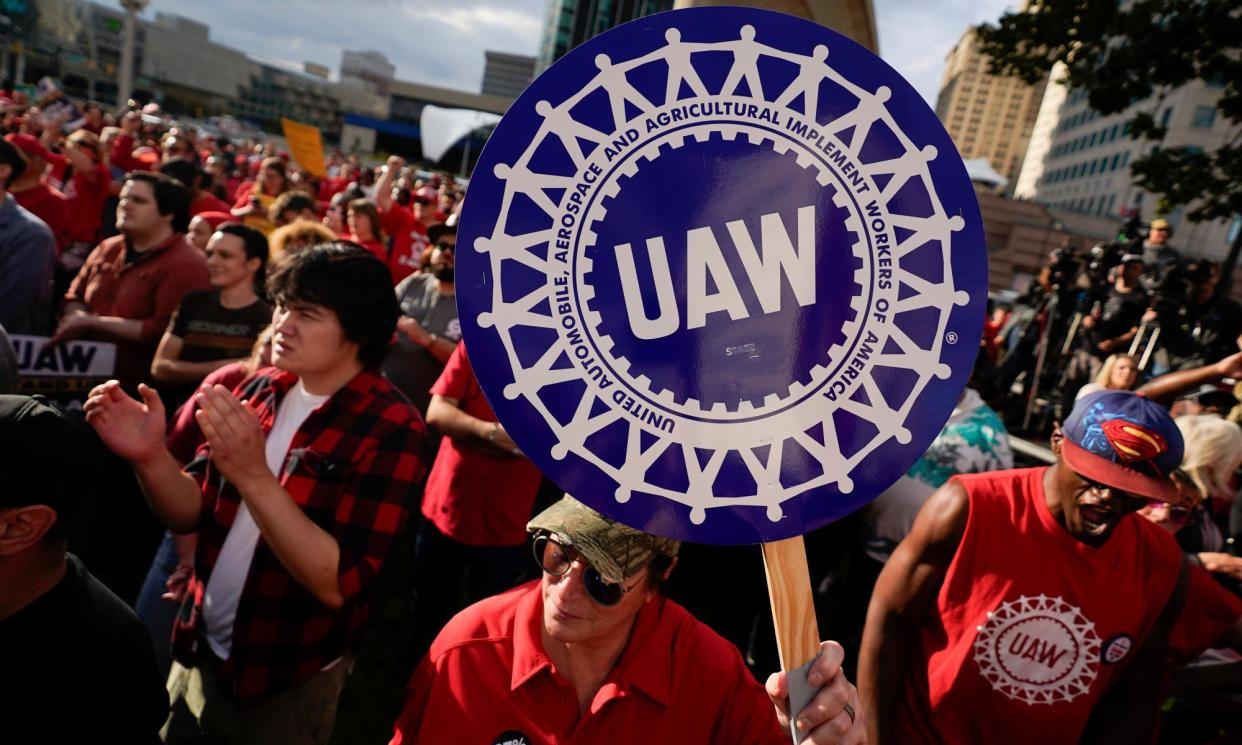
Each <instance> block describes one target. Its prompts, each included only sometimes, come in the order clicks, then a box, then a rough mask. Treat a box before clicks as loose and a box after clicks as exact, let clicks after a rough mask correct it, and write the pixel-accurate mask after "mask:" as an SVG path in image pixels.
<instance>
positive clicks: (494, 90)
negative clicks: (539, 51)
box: [480, 49, 535, 98]
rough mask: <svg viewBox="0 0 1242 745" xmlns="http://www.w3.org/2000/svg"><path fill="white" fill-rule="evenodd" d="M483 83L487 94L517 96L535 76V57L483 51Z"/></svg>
mask: <svg viewBox="0 0 1242 745" xmlns="http://www.w3.org/2000/svg"><path fill="white" fill-rule="evenodd" d="M483 60H484V61H483V84H482V85H481V86H480V89H481V91H482V93H483V95H485V96H505V97H507V98H517V97H518V96H520V95H521V94H522V91H524V90H526V86H527V85H529V84H530V81H531V80H533V79H534V77H535V58H534V57H526V56H523V55H520V54H505V53H503V52H493V51H491V50H490V49H489V50H487V51H486V52H484V53H483Z"/></svg>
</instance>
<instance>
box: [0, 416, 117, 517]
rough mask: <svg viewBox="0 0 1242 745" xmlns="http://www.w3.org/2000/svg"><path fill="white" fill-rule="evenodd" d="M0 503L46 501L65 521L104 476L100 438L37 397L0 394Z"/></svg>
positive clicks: (35, 502) (18, 503)
mask: <svg viewBox="0 0 1242 745" xmlns="http://www.w3.org/2000/svg"><path fill="white" fill-rule="evenodd" d="M0 442H3V443H4V447H2V448H0V472H3V473H4V488H3V489H0V507H26V506H29V505H32V504H46V505H48V506H49V507H52V508H53V509H55V510H56V512H57V514H58V515H59V516H60V519H61V520H62V521H63V522H68V521H70V520H71V518H72V517H73V516H75V515H76V513H77V512H78V511H80V510H81V509H82V507H84V506H85V505H86V504H88V503H89V501H90V500H91V499H93V498H94V496H95V495H96V493H97V491H98V488H99V484H100V483H101V482H102V481H103V477H104V463H105V460H104V458H105V453H104V447H103V443H102V442H100V440H99V437H98V436H97V435H96V434H95V431H94V430H93V429H91V428H90V426H88V425H87V424H86V423H85V422H83V421H81V420H80V419H77V418H76V417H72V416H70V415H68V414H66V413H65V412H63V411H61V410H60V409H58V408H56V407H55V406H53V405H52V404H51V403H49V402H48V401H47V400H46V399H44V398H43V397H42V396H9V395H3V396H0Z"/></svg>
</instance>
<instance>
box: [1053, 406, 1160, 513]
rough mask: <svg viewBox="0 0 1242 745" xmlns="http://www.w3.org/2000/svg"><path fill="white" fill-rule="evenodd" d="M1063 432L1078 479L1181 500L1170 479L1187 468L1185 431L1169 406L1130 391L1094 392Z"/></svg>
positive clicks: (1077, 408) (1068, 458) (1064, 450)
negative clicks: (1176, 471) (1183, 442)
mask: <svg viewBox="0 0 1242 745" xmlns="http://www.w3.org/2000/svg"><path fill="white" fill-rule="evenodd" d="M1061 432H1062V434H1063V435H1064V436H1065V440H1064V441H1063V442H1062V444H1061V457H1062V458H1064V459H1065V463H1066V464H1067V465H1068V466H1069V467H1070V468H1071V469H1072V470H1073V471H1074V472H1075V473H1077V474H1078V475H1080V476H1083V477H1085V478H1088V479H1091V480H1092V481H1097V482H1099V483H1101V484H1104V485H1105V486H1111V487H1113V488H1115V489H1120V490H1122V491H1126V492H1130V493H1131V494H1136V495H1139V496H1143V497H1148V498H1149V499H1158V500H1161V501H1163V502H1176V501H1178V495H1177V487H1176V486H1175V485H1174V484H1173V482H1172V481H1171V480H1170V479H1169V475H1170V474H1172V473H1173V471H1174V470H1175V469H1176V468H1177V467H1178V466H1180V465H1181V464H1182V450H1183V445H1182V433H1181V432H1180V431H1179V430H1178V429H1177V425H1176V424H1174V422H1173V418H1172V417H1171V416H1169V412H1168V411H1166V410H1165V409H1164V407H1163V406H1160V405H1159V404H1157V403H1154V402H1152V401H1149V400H1148V399H1146V398H1143V397H1142V396H1138V395H1135V394H1133V393H1130V392H1128V391H1100V392H1098V393H1092V394H1089V395H1086V396H1083V397H1082V398H1081V399H1079V401H1078V403H1077V404H1075V405H1074V410H1073V411H1071V412H1070V415H1069V417H1068V418H1067V419H1066V420H1065V424H1064V425H1063V426H1062V427H1061Z"/></svg>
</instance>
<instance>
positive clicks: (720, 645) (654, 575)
mask: <svg viewBox="0 0 1242 745" xmlns="http://www.w3.org/2000/svg"><path fill="white" fill-rule="evenodd" d="M527 529H528V530H530V531H531V532H532V533H534V538H535V540H534V550H535V561H536V563H537V565H538V566H539V568H540V569H541V570H542V572H543V577H542V579H541V580H537V581H534V582H530V583H528V584H525V585H522V586H521V587H518V588H516V589H514V590H511V591H509V592H506V593H504V594H503V595H497V596H495V597H491V598H488V599H487V600H484V601H482V602H480V603H476V604H475V605H473V606H471V607H470V608H467V609H466V610H465V611H463V612H462V613H460V614H458V615H457V616H456V617H455V618H454V619H453V620H452V621H451V622H449V625H448V626H447V627H445V629H444V631H443V632H442V633H441V634H440V636H439V637H438V638H437V639H436V640H435V643H434V644H432V646H431V651H430V652H429V653H428V654H427V656H426V657H424V658H423V660H422V663H421V664H420V665H419V666H418V668H417V670H416V671H415V672H414V675H413V677H412V678H411V680H410V684H409V686H408V687H407V690H408V692H409V698H408V699H407V702H406V705H405V709H404V711H402V713H401V716H400V717H399V718H398V719H397V722H396V724H395V726H394V736H393V738H392V741H391V743H390V745H415V744H416V743H418V744H423V743H426V744H428V745H430V744H433V743H446V742H455V743H456V742H461V743H467V742H469V743H526V744H528V745H552V744H553V743H557V744H558V745H573V744H575V743H583V744H586V743H590V744H591V745H610V744H611V743H617V744H620V743H633V742H644V741H645V742H659V743H686V744H690V743H693V744H694V745H726V744H728V745H735V744H745V745H782V744H786V745H787V743H789V742H790V734H789V732H788V727H789V719H788V716H787V715H786V711H785V710H786V708H787V695H788V681H787V680H786V677H785V674H784V673H775V674H773V675H772V676H771V677H769V678H768V681H767V686H766V692H765V687H764V686H761V685H759V683H758V682H757V681H756V680H755V679H754V677H753V676H752V675H751V673H750V671H749V670H748V669H747V668H746V664H745V663H744V662H743V661H742V656H741V654H739V653H738V651H737V649H736V648H735V647H733V646H732V645H730V644H729V643H728V642H727V641H725V640H724V639H723V638H721V637H720V636H719V635H717V634H716V633H715V632H714V631H712V630H711V629H710V628H708V627H707V626H706V625H705V624H703V623H701V622H699V621H697V620H696V619H695V618H694V617H693V616H691V615H690V614H689V613H688V612H687V611H686V610H685V609H684V608H682V607H681V606H680V605H678V604H677V603H674V602H673V601H671V600H669V599H667V598H665V597H664V596H663V595H662V593H661V588H662V586H663V584H664V582H665V581H666V580H667V579H668V576H669V573H670V572H671V571H672V570H673V567H674V565H675V564H676V562H677V559H676V556H677V553H678V549H679V548H680V544H679V543H678V542H677V541H674V540H670V539H666V538H657V537H656V536H653V535H649V534H647V533H643V532H641V531H638V530H635V529H633V528H630V527H628V526H625V525H622V524H621V523H617V522H614V521H612V520H609V519H608V518H606V517H604V516H603V515H600V514H599V513H598V512H595V511H594V510H592V509H590V508H589V507H587V506H586V505H584V504H582V503H581V502H579V501H577V500H576V499H574V498H573V497H570V496H568V495H566V496H565V498H563V499H562V500H560V501H559V502H557V503H556V504H554V505H552V506H551V507H549V508H548V509H547V510H545V511H543V512H542V513H540V514H539V515H538V516H537V517H535V519H533V520H531V521H530V523H529V524H528V526H527ZM441 568H442V567H438V566H436V567H431V568H429V569H430V570H431V571H438V570H439V569H441ZM420 571H425V570H422V569H421V567H420ZM820 649H821V653H820V655H819V656H818V657H817V658H816V659H815V661H814V662H813V663H812V664H811V667H810V669H809V670H808V680H809V682H810V684H811V685H812V686H817V687H821V686H822V687H821V688H820V690H819V691H818V692H817V693H816V695H815V697H814V699H813V700H812V702H811V703H810V704H809V705H808V706H807V707H806V708H804V709H803V710H802V711H801V712H800V713H799V714H798V723H799V725H800V726H801V728H802V730H803V731H804V732H806V733H807V735H806V738H805V739H803V740H802V742H803V743H804V745H805V744H806V743H812V744H819V745H824V744H826V743H840V744H842V745H844V744H846V743H850V744H853V745H858V744H860V743H864V742H865V741H866V736H865V732H864V730H863V720H862V716H861V714H862V712H861V710H860V708H859V701H858V693H857V691H855V690H854V687H853V686H852V685H850V683H849V681H847V680H846V679H845V675H844V674H843V673H842V672H841V670H840V665H841V662H842V659H843V657H844V653H843V652H842V650H841V647H840V645H838V644H836V643H835V642H823V643H822V644H821V646H820Z"/></svg>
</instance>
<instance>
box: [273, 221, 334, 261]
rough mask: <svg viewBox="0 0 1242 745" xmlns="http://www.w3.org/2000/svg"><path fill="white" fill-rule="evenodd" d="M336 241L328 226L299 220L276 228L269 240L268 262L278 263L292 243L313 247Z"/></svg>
mask: <svg viewBox="0 0 1242 745" xmlns="http://www.w3.org/2000/svg"><path fill="white" fill-rule="evenodd" d="M334 240H336V234H335V233H333V232H332V231H331V230H329V229H328V227H327V226H326V225H322V224H320V223H317V222H313V221H311V220H303V219H298V220H294V221H293V222H291V223H289V224H288V225H285V226H283V227H279V228H276V229H275V230H273V231H272V234H271V235H270V236H268V239H267V246H268V251H267V257H268V259H267V260H268V261H277V260H278V259H280V258H281V257H282V256H284V255H285V253H286V252H287V250H288V249H287V248H286V247H287V246H288V245H289V244H290V243H292V244H295V245H302V246H313V245H315V244H316V243H328V242H331V241H334Z"/></svg>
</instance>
